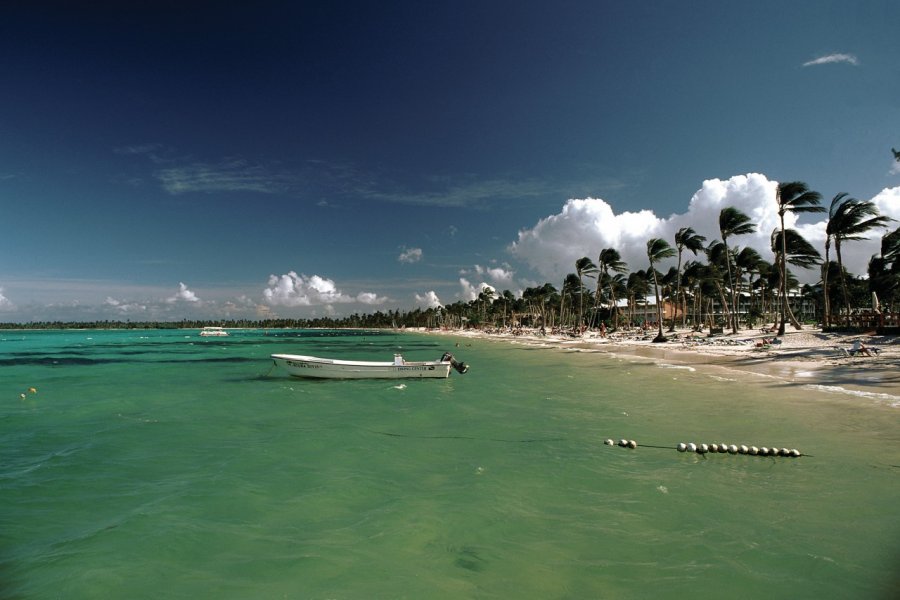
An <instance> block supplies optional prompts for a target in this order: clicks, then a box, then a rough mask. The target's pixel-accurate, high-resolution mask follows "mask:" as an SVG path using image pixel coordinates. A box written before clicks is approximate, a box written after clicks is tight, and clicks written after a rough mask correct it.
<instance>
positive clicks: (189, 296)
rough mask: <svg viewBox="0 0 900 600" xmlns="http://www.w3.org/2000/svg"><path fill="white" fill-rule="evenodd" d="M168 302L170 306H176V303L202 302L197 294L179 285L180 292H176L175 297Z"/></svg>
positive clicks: (171, 297) (167, 300) (168, 299)
mask: <svg viewBox="0 0 900 600" xmlns="http://www.w3.org/2000/svg"><path fill="white" fill-rule="evenodd" d="M166 302H168V303H169V304H174V303H175V302H200V298H198V297H197V294H195V293H194V292H192V291H191V290H189V289H188V287H187V286H186V285H185V284H183V283H179V284H178V291H177V292H175V295H174V296H170V297H169V298H167V299H166Z"/></svg>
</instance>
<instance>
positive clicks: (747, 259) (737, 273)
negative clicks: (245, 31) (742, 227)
mask: <svg viewBox="0 0 900 600" xmlns="http://www.w3.org/2000/svg"><path fill="white" fill-rule="evenodd" d="M735 250H737V249H735ZM761 261H762V256H760V255H759V252H757V251H756V250H754V249H753V248H751V247H749V246H747V247H746V248H741V250H740V251H739V252H737V253H736V255H735V257H734V278H735V280H736V281H737V294H738V296H740V294H741V283H742V282H743V279H744V273H747V274H748V276H749V277H750V281H749V282H748V287H749V288H750V293H751V294H752V293H753V289H752V273H753V272H754V271H755V270H756V269H757V267H758V265H759V263H760V262H761ZM751 304H752V302H751Z"/></svg>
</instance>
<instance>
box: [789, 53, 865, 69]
mask: <svg viewBox="0 0 900 600" xmlns="http://www.w3.org/2000/svg"><path fill="white" fill-rule="evenodd" d="M834 63H846V64H848V65H853V66H854V67H855V66H858V65H859V60H858V59H857V58H856V56H854V55H852V54H827V55H825V56H820V57H819V58H814V59H813V60H810V61H807V62H805V63H803V66H804V67H812V66H815V65H830V64H834Z"/></svg>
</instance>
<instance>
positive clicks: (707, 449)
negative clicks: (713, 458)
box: [700, 444, 709, 454]
mask: <svg viewBox="0 0 900 600" xmlns="http://www.w3.org/2000/svg"><path fill="white" fill-rule="evenodd" d="M700 450H702V451H703V452H702V453H701V454H706V453H707V452H709V446H708V445H707V444H700Z"/></svg>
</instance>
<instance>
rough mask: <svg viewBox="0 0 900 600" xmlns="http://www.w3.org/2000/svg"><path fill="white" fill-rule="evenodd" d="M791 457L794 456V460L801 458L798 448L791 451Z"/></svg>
mask: <svg viewBox="0 0 900 600" xmlns="http://www.w3.org/2000/svg"><path fill="white" fill-rule="evenodd" d="M791 456H793V457H794V458H799V457H800V456H801V454H800V451H799V450H797V449H796V448H792V449H791Z"/></svg>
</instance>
